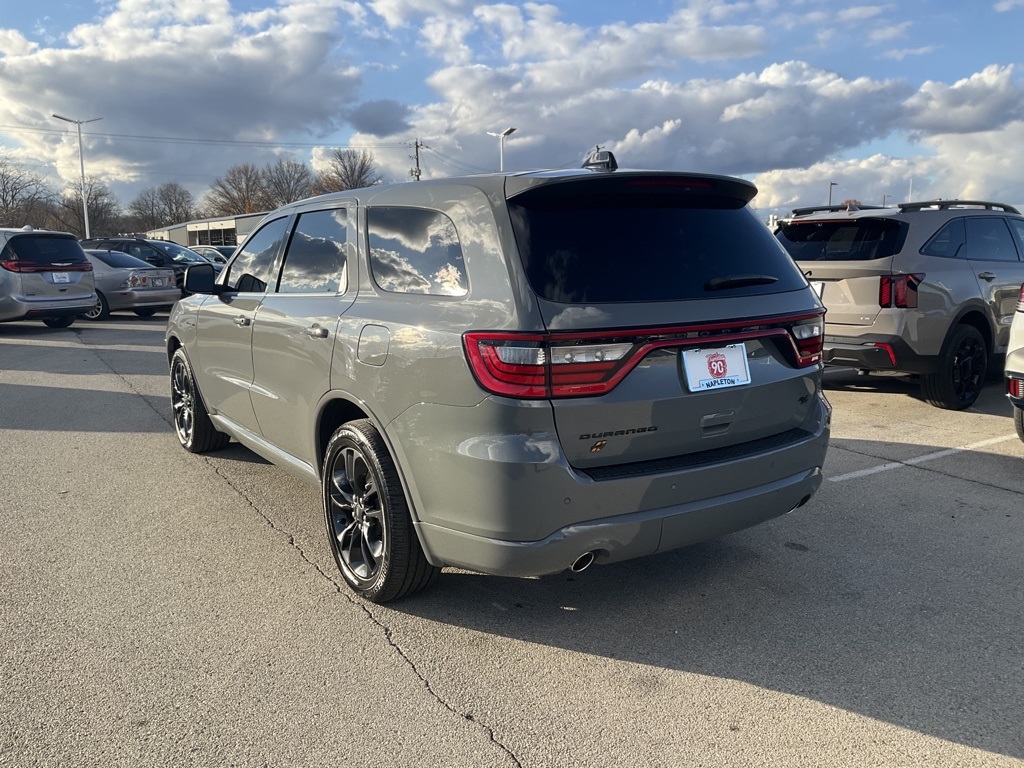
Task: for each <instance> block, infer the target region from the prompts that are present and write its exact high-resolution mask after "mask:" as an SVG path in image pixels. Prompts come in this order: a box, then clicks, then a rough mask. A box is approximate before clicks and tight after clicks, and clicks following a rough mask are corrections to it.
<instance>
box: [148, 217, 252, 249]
mask: <svg viewBox="0 0 1024 768" xmlns="http://www.w3.org/2000/svg"><path fill="white" fill-rule="evenodd" d="M266 215H267V213H266V211H264V212H262V213H246V214H242V215H240V216H219V217H217V218H213V219H196V220H195V221H186V222H184V223H183V224H172V225H171V226H169V227H163V228H161V229H151V230H150V231H148V232H147V233H146V237H148V238H150V239H152V240H170V241H171V242H172V243H177V244H178V245H184V246H189V245H238V244H239V243H240V242H242V241H243V240H245V238H246V236H247V235H248V234H249V233H250V232H252V231H253V230H254V229H255V228H256V225H257V224H259V222H260V220H261V219H262V218H263V217H264V216H266Z"/></svg>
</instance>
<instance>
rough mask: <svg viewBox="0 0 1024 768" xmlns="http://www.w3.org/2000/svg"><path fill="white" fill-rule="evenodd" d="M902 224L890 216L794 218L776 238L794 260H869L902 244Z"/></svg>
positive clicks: (878, 257) (889, 253)
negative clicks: (850, 219)
mask: <svg viewBox="0 0 1024 768" xmlns="http://www.w3.org/2000/svg"><path fill="white" fill-rule="evenodd" d="M905 231H906V230H905V227H904V226H903V225H901V224H900V223H899V222H897V221H893V220H891V219H857V220H855V221H804V222H801V221H794V222H786V223H783V224H782V225H781V226H780V227H779V231H778V232H777V233H776V237H777V238H778V239H779V242H780V243H782V245H783V247H784V248H785V249H786V250H787V251H789V255H790V256H792V257H793V259H794V260H795V261H870V260H872V259H884V258H887V257H889V256H892V255H893V254H894V253H896V252H898V251H899V249H900V248H902V247H903V240H904V238H905Z"/></svg>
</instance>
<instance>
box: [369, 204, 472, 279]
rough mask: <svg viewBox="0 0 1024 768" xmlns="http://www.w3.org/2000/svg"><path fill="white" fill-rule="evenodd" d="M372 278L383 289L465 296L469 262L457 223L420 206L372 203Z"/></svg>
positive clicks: (370, 220) (370, 227)
mask: <svg viewBox="0 0 1024 768" xmlns="http://www.w3.org/2000/svg"><path fill="white" fill-rule="evenodd" d="M366 224H367V231H368V233H369V240H370V268H371V269H372V271H373V279H374V280H375V281H376V283H377V285H379V286H380V287H381V288H383V289H384V290H385V291H394V292H396V293H428V294H434V295H438V296H464V295H466V292H467V290H468V288H467V285H468V283H467V281H466V265H465V262H464V260H463V257H462V246H461V245H460V244H459V235H458V233H457V232H456V231H455V224H453V223H452V220H451V219H449V218H448V217H447V216H445V215H444V214H443V213H438V212H436V211H425V210H421V209H418V208H369V209H368V210H367V211H366Z"/></svg>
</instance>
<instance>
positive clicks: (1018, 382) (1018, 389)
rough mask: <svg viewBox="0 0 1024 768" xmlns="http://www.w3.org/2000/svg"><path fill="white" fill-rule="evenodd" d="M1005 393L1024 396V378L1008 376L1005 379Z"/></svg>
mask: <svg viewBox="0 0 1024 768" xmlns="http://www.w3.org/2000/svg"><path fill="white" fill-rule="evenodd" d="M1006 394H1008V395H1009V396H1010V397H1018V398H1024V379H1013V378H1008V379H1007V380H1006Z"/></svg>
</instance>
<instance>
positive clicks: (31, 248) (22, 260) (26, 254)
mask: <svg viewBox="0 0 1024 768" xmlns="http://www.w3.org/2000/svg"><path fill="white" fill-rule="evenodd" d="M12 256H13V257H14V258H13V259H12V258H11V257H12ZM0 260H2V261H8V260H12V261H17V262H18V263H19V264H20V265H21V266H22V267H23V268H24V267H26V266H28V265H32V266H35V267H40V268H45V267H50V266H55V265H57V266H70V265H74V264H82V263H83V262H85V261H88V259H86V258H85V251H83V250H82V246H81V245H79V244H78V241H77V240H75V239H74V238H73V237H47V236H46V235H17V236H15V237H12V238H11V239H10V240H8V241H7V245H6V246H4V249H3V251H2V252H0Z"/></svg>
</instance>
